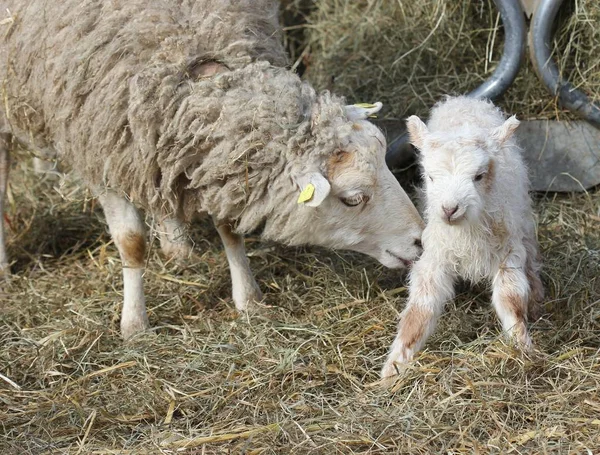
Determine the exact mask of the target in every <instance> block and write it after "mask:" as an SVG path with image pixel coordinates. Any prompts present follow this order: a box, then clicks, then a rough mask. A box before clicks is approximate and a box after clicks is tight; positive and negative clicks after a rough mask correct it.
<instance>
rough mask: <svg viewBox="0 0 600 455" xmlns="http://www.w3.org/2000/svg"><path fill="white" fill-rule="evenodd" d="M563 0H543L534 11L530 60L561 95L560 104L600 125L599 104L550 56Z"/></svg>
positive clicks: (547, 86) (551, 89) (546, 82)
mask: <svg viewBox="0 0 600 455" xmlns="http://www.w3.org/2000/svg"><path fill="white" fill-rule="evenodd" d="M562 1H563V0H541V1H540V3H539V4H538V6H537V8H536V10H535V12H534V13H533V18H532V20H531V29H530V31H529V41H530V46H529V49H530V53H531V61H532V63H533V67H534V69H535V72H536V73H537V75H538V77H539V78H540V80H541V81H542V82H543V83H544V85H545V86H546V88H547V89H548V90H549V91H550V93H552V94H553V95H554V96H557V97H558V102H559V104H560V105H561V106H564V107H565V108H567V109H569V110H570V111H571V112H573V113H575V114H577V115H578V116H580V117H581V118H583V119H585V120H587V121H588V122H589V123H591V124H592V125H594V126H595V127H596V128H600V106H599V105H598V104H594V103H593V102H592V101H591V100H590V99H589V98H588V97H587V95H586V94H585V93H583V92H582V91H581V90H578V89H576V88H575V87H573V85H572V84H570V83H569V82H567V81H565V80H563V79H562V78H561V77H560V73H559V71H558V67H557V66H556V64H555V63H554V61H553V60H552V58H551V53H552V47H551V40H552V25H553V24H554V20H555V19H556V15H557V14H558V10H559V9H560V5H561V4H562Z"/></svg>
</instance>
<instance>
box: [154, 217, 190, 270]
mask: <svg viewBox="0 0 600 455" xmlns="http://www.w3.org/2000/svg"><path fill="white" fill-rule="evenodd" d="M159 235H160V248H161V250H162V252H163V253H164V254H165V256H167V257H168V258H174V259H177V260H182V259H186V258H188V257H190V255H191V254H192V244H191V242H190V239H189V236H188V233H187V229H186V228H185V225H184V224H183V223H181V222H180V221H179V220H178V219H177V218H165V219H164V220H162V221H161V223H160V232H159Z"/></svg>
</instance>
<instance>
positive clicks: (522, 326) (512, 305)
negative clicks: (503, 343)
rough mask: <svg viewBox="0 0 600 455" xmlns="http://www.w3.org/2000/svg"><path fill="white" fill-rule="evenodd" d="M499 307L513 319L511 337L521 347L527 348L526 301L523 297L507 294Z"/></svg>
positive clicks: (528, 342)
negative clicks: (502, 307)
mask: <svg viewBox="0 0 600 455" xmlns="http://www.w3.org/2000/svg"><path fill="white" fill-rule="evenodd" d="M501 305H502V306H504V310H505V311H506V312H507V313H511V314H512V315H513V317H514V321H515V324H514V326H513V327H512V328H511V333H512V336H514V338H515V340H516V341H517V342H518V343H519V345H521V346H523V347H529V345H530V342H531V341H530V338H529V333H528V331H527V300H526V298H525V297H523V296H521V295H519V294H517V293H515V292H508V293H506V294H504V295H502V297H501Z"/></svg>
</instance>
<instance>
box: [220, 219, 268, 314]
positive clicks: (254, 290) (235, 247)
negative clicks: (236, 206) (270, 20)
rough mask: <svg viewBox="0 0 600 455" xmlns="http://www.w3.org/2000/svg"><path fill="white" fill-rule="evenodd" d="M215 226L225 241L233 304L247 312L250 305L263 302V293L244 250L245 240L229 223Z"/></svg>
mask: <svg viewBox="0 0 600 455" xmlns="http://www.w3.org/2000/svg"><path fill="white" fill-rule="evenodd" d="M215 226H216V227H217V230H218V231H219V235H220V236H221V240H222V241H223V246H224V247H225V254H226V255H227V261H228V262H229V270H230V272H231V287H232V294H233V302H234V303H235V307H236V308H237V310H238V311H246V310H247V309H248V304H249V303H250V304H252V303H253V302H260V301H261V300H262V293H261V292H260V288H259V287H258V284H257V283H256V280H255V279H254V275H252V271H251V270H250V264H249V262H248V258H247V257H246V249H245V248H244V238H243V237H242V236H240V235H238V234H235V233H234V232H233V231H232V230H231V226H230V225H229V224H227V223H219V222H216V221H215Z"/></svg>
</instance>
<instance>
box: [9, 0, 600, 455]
mask: <svg viewBox="0 0 600 455" xmlns="http://www.w3.org/2000/svg"><path fill="white" fill-rule="evenodd" d="M338 3H339V4H344V2H342V1H341V0H340V1H339V2H338ZM407 3H408V2H407ZM415 3H420V2H415ZM361 4H362V3H361ZM346 5H349V3H346ZM449 5H455V4H454V3H452V4H450V3H448V4H446V13H445V14H450V13H451V12H452V11H453V10H452V9H451V8H450V6H449ZM457 5H458V3H457ZM460 5H462V6H466V9H467V10H468V11H470V13H469V14H475V17H479V16H477V14H478V13H477V11H480V10H481V11H484V10H485V8H489V5H487V4H481V3H475V4H474V5H471V3H470V2H462V3H461V4H460ZM578 5H581V3H580V4H578ZM404 6H405V7H407V6H406V5H404ZM407 8H408V7H407ZM411 8H412V7H411ZM414 8H416V6H415V7H414ZM426 13H427V11H424V13H423V14H426ZM427 14H430V15H431V17H432V18H434V19H435V17H438V16H435V15H434V12H431V13H427ZM453 14H459V13H457V12H455V13H453ZM465 14H466V13H465ZM481 17H483V16H481ZM494 24H495V22H494V20H491V22H490V24H488V25H489V27H488V26H482V27H481V29H480V31H479V32H477V31H475V32H472V33H475V34H477V33H484V35H485V33H487V34H489V33H491V30H492V29H493V26H494ZM334 25H335V24H331V26H332V27H333V26H334ZM484 25H485V21H484ZM440 27H442V25H440ZM486 27H487V29H486ZM357 30H359V29H357ZM362 30H364V28H363V29H362ZM468 30H470V29H468V28H466V25H465V28H464V32H461V33H471V32H468ZM482 30H483V32H482ZM357 33H358V32H357ZM484 35H482V36H484ZM419 36H420V37H421V38H418V37H419ZM422 38H423V35H418V36H417V37H416V38H414V39H415V42H421V41H422ZM294 39H296V40H298V39H299V38H298V36H296V37H295V38H294ZM496 40H500V37H497V38H496ZM297 42H298V41H296V43H297ZM473 42H475V40H473ZM292 44H293V43H292ZM450 47H451V46H450ZM434 49H435V48H434ZM399 52H400V51H399ZM403 52H406V51H402V52H401V53H400V55H401V54H402V53H403ZM416 52H417V51H415V52H414V53H416ZM431 52H432V51H431V49H429V46H422V47H421V48H419V50H418V53H419V54H421V55H424V54H425V55H427V53H429V54H431ZM447 52H448V53H449V55H450V54H451V52H450V48H448V50H447ZM452 52H454V50H453V51H452ZM301 53H302V51H300V52H299V53H298V54H297V55H298V56H299V55H300V54H301ZM306 55H307V53H305V54H304V56H305V57H306ZM452 55H454V54H452ZM465 55H466V54H465ZM469 55H473V54H471V53H469ZM494 55H497V54H494ZM411 58H412V57H411V55H409V56H407V57H406V59H408V60H407V61H405V62H403V63H402V65H403V67H404V68H405V69H406V68H412V66H411V65H412V63H410V62H412V60H411ZM422 58H424V57H422ZM452 58H453V57H452ZM484 60H485V59H481V60H478V61H477V62H478V63H477V65H484ZM442 61H443V60H442ZM307 62H308V61H307ZM342 62H343V64H344V65H345V67H347V68H352V65H355V63H353V62H352V61H342ZM310 64H311V65H312V64H314V62H313V63H310ZM340 64H342V63H340ZM375 66H376V65H375ZM478 68H479V67H478V66H476V65H467V67H466V68H465V69H464V70H462V71H460V72H458V70H456V71H455V70H446V69H440V68H437V67H431V68H430V71H431V72H432V73H434V72H435V73H436V74H437V76H436V77H431V78H427V77H425V75H423V74H421V73H420V71H421V69H420V68H416V69H415V71H416V72H419V74H418V75H417V74H415V75H414V76H413V79H411V81H412V82H411V84H412V85H410V86H409V87H411V89H410V90H412V92H411V93H413V92H418V93H421V94H424V93H427V94H426V95H423V96H422V97H421V98H419V100H418V102H415V103H416V104H414V105H411V109H414V110H415V111H419V110H420V109H423V108H424V106H426V105H429V104H430V102H431V101H433V99H434V98H435V97H436V96H437V94H438V91H439V92H441V91H443V90H446V89H447V88H448V87H450V86H452V87H457V84H464V87H465V88H466V87H467V86H468V87H472V86H473V85H475V84H472V83H470V82H469V81H467V80H465V79H463V77H462V76H461V75H464V74H469V75H471V76H470V77H471V78H472V79H471V80H472V81H473V80H474V79H475V76H473V75H475V74H479V70H478ZM489 69H490V70H491V67H490V68H489ZM309 70H310V71H313V70H314V67H309ZM378 71H379V70H378ZM453 71H455V72H453ZM417 76H418V77H417ZM438 76H439V78H438ZM384 77H385V72H384V71H380V72H373V78H374V79H373V80H377V78H384ZM403 77H404V76H403ZM477 77H479V76H477ZM586 77H587V76H586ZM340 80H342V81H343V78H339V77H338V78H337V79H336V81H338V82H339V81H340ZM338 82H336V84H337V83H338ZM417 84H420V85H417ZM427 84H434V85H433V87H431V86H430V88H427ZM419 87H421V88H420V89H419ZM460 87H463V86H462V85H461V86H460ZM338 88H340V86H338ZM361 90H362V88H361ZM398 90H404V89H403V88H402V87H400V88H398ZM537 93H539V94H540V100H542V99H543V100H544V101H543V102H540V104H539V106H542V104H543V103H547V104H551V103H549V101H548V99H547V98H546V97H545V95H544V94H543V92H542V91H541V90H539V91H538V92H537ZM392 95H393V93H392V92H390V94H389V96H390V99H391V98H393V96H392ZM357 97H358V95H357ZM365 98H366V99H368V98H369V97H368V96H366V95H364V94H361V95H360V99H363V100H364V99H365ZM419 103H420V104H419ZM544 109H546V110H547V109H548V108H547V107H544ZM397 115H404V112H403V111H398V112H397ZM13 168H14V172H13V174H12V180H11V184H10V197H9V201H10V204H9V209H8V212H7V218H8V221H9V223H7V225H9V226H10V227H9V252H10V254H11V257H12V258H14V259H15V264H14V271H15V272H16V274H15V276H14V277H13V278H12V279H11V281H10V282H8V283H4V284H2V285H0V302H1V310H0V311H1V312H0V318H1V320H0V324H2V328H3V329H2V331H1V332H0V374H1V375H2V376H0V428H1V430H0V431H1V432H2V436H3V437H0V453H2V454H26V453H33V454H59V453H72V454H77V453H79V454H91V453H97V454H109V453H119V454H146V453H151V454H155V453H176V452H177V453H181V452H183V453H246V454H258V453H262V454H270V453H315V454H330V453H365V454H366V453H389V452H394V453H411V454H427V453H531V454H537V453H598V452H599V451H600V417H599V416H600V399H599V398H598V390H599V389H600V355H599V354H600V352H599V349H600V278H599V275H600V273H599V272H600V194H599V193H598V192H595V193H590V194H581V195H567V196H552V195H546V196H540V197H539V198H538V200H537V202H536V211H537V212H538V213H539V221H540V225H539V238H540V242H541V245H542V250H543V254H544V257H545V269H544V276H543V278H544V282H545V283H546V284H547V293H548V297H547V301H546V303H545V308H546V311H547V314H546V316H545V317H544V319H542V320H541V321H539V322H537V323H536V324H535V325H534V326H533V327H532V333H533V338H534V340H535V342H536V344H537V346H538V348H539V351H540V352H539V353H538V354H537V355H535V356H533V357H531V358H527V357H523V356H521V355H519V354H518V352H516V351H514V350H513V348H511V347H510V346H507V345H505V344H504V343H503V341H502V338H501V336H500V334H499V325H498V323H497V321H496V318H495V316H494V314H493V312H492V310H491V308H490V305H489V295H488V293H487V292H486V290H485V289H484V288H483V287H476V288H474V289H472V288H469V287H465V288H464V289H462V290H461V292H460V294H459V297H458V298H457V299H456V301H455V302H453V303H452V304H450V305H449V306H448V311H447V313H446V314H445V316H444V317H443V318H442V321H441V323H440V326H439V328H438V330H437V332H436V333H435V335H434V336H433V337H432V338H431V340H430V342H429V343H428V345H427V349H426V350H425V351H424V352H423V353H422V354H421V355H420V356H419V357H418V359H417V361H416V362H415V363H414V364H413V365H412V367H411V369H410V370H409V372H408V374H407V375H406V377H405V378H403V379H402V380H400V381H398V382H397V383H396V384H395V385H394V386H393V387H392V388H391V390H390V389H384V388H381V387H380V385H379V384H378V375H377V373H378V370H379V368H380V367H381V365H382V362H383V359H384V355H385V353H386V349H387V347H388V345H389V343H390V342H391V340H392V338H393V335H394V332H395V321H396V320H397V317H398V314H399V311H400V310H401V308H402V306H403V305H404V303H405V299H406V290H405V288H404V283H403V277H402V276H401V275H400V274H398V273H397V272H394V271H391V270H386V269H383V268H382V267H380V266H379V265H377V264H376V263H375V262H373V261H372V260H370V259H368V258H365V257H364V256H360V255H354V254H351V253H334V252H329V251H324V250H321V249H311V248H306V249H290V248H284V247H281V246H277V245H273V244H269V243H263V242H260V241H258V240H256V239H249V240H248V250H249V254H250V256H251V262H252V266H253V269H254V270H255V272H256V275H257V279H258V281H259V283H260V285H261V288H262V289H263V291H264V292H265V294H266V305H265V308H263V309H262V310H261V311H260V312H259V314H257V315H255V316H253V317H252V318H251V319H250V320H248V319H245V318H241V319H236V318H235V312H234V309H233V308H234V306H233V304H232V302H231V299H230V290H229V286H230V283H229V271H228V268H227V262H226V258H225V255H224V253H223V251H222V249H221V247H220V245H219V241H218V236H217V234H216V233H215V232H214V230H213V229H212V228H211V227H210V225H209V224H208V223H201V224H199V225H198V226H196V229H195V235H196V249H197V256H196V257H195V258H193V259H192V260H190V261H189V262H188V263H186V264H185V265H184V266H176V265H174V264H171V263H168V262H166V261H165V260H164V258H162V257H161V255H160V254H159V252H157V250H156V249H155V248H154V249H153V250H152V252H151V254H150V256H149V261H148V268H147V272H146V292H147V296H148V307H149V316H150V321H151V323H152V326H153V327H154V330H153V331H152V332H150V333H148V334H145V335H143V336H141V337H139V338H138V339H136V340H134V341H133V342H131V343H122V342H121V340H120V338H119V334H118V326H119V311H120V305H121V299H122V288H121V284H122V279H121V274H120V261H119V257H118V254H117V252H116V250H115V248H114V245H112V243H111V241H110V238H109V236H108V234H107V229H106V226H105V224H103V221H102V218H103V217H102V215H101V210H100V209H99V208H98V206H97V205H96V204H95V203H94V201H93V200H92V199H90V198H89V194H88V193H87V192H85V191H84V190H81V189H80V188H79V186H78V185H77V184H76V183H74V182H71V181H64V182H60V183H57V182H55V183H52V182H49V181H43V182H40V181H39V179H38V178H36V177H35V176H34V175H33V172H32V171H31V170H30V169H29V168H28V167H27V163H26V162H21V163H20V164H14V165H13ZM586 451H587V452H586Z"/></svg>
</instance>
